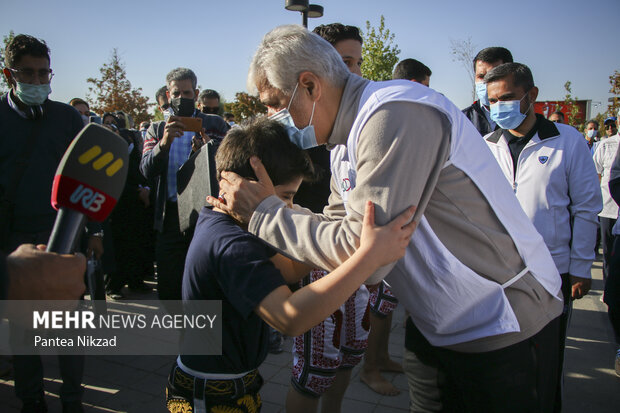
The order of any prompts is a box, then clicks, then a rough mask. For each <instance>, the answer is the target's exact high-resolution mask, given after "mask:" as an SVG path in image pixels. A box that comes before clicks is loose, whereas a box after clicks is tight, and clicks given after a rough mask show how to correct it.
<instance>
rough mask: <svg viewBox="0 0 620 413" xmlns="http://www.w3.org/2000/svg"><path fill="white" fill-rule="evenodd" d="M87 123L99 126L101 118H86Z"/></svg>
mask: <svg viewBox="0 0 620 413" xmlns="http://www.w3.org/2000/svg"><path fill="white" fill-rule="evenodd" d="M88 122H89V123H98V124H99V125H101V116H90V117H89V118H88Z"/></svg>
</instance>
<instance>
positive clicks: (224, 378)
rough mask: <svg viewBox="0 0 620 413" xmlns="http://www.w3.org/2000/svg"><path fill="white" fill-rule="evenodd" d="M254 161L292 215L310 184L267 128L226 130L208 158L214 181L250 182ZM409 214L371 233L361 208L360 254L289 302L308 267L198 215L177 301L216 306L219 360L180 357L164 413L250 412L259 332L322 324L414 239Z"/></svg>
mask: <svg viewBox="0 0 620 413" xmlns="http://www.w3.org/2000/svg"><path fill="white" fill-rule="evenodd" d="M257 158H258V159H260V161H259V160H258V159H257ZM261 161H262V163H263V164H264V166H265V169H266V170H267V173H268V175H269V178H271V180H272V181H273V184H274V186H275V191H276V194H277V196H278V197H280V198H281V199H282V200H283V201H284V202H286V203H287V206H288V207H293V197H294V195H295V193H296V192H297V189H298V188H299V185H300V184H301V182H302V180H304V179H309V178H311V177H312V175H313V169H312V163H311V161H310V159H309V158H308V156H307V155H306V153H305V152H304V151H302V150H301V149H299V148H298V147H297V146H295V145H294V144H293V143H291V141H290V140H289V138H288V135H287V132H286V130H285V129H284V127H283V126H282V125H280V124H279V123H278V122H276V121H273V120H268V119H266V118H261V119H257V120H254V121H251V122H250V123H248V124H246V125H243V126H241V127H238V128H234V129H231V131H230V132H229V133H228V135H227V136H226V138H225V139H224V141H223V142H222V144H221V146H220V147H219V149H218V152H217V154H216V167H217V173H218V179H219V178H220V177H219V175H220V173H221V172H222V171H232V172H236V173H237V174H239V175H240V176H243V177H248V178H253V179H256V178H257V177H256V176H255V174H254V168H253V165H256V163H257V162H261ZM261 179H262V177H261ZM413 210H414V209H413V208H409V209H408V210H406V211H405V212H403V214H401V215H400V216H399V217H397V218H396V219H394V221H392V222H390V223H389V224H387V225H386V226H384V227H377V226H375V225H374V207H373V205H372V203H368V205H367V206H366V213H365V216H364V227H363V231H362V236H361V239H360V246H359V249H358V250H357V251H356V252H355V253H354V254H353V256H351V258H349V259H348V260H347V261H346V262H345V263H343V264H342V265H341V266H340V267H339V268H337V269H336V270H334V271H333V272H332V273H330V274H328V275H327V276H325V277H324V278H322V279H320V280H318V281H316V282H314V283H312V284H310V285H308V286H306V287H304V288H301V289H299V290H297V291H296V292H295V293H292V292H291V290H290V289H289V288H288V287H287V284H293V283H296V282H297V281H299V280H300V279H301V278H302V277H303V276H304V275H306V274H308V272H309V271H310V269H311V268H310V267H308V266H306V265H304V264H301V263H298V262H294V261H292V260H290V259H288V258H285V257H283V256H281V255H279V254H276V253H275V251H274V250H273V249H271V247H269V246H268V245H267V244H265V243H264V242H263V241H261V240H260V239H259V238H257V237H255V236H254V235H252V234H250V233H249V232H247V231H246V228H244V227H243V226H242V225H241V224H239V223H238V222H237V221H236V220H235V219H234V218H233V217H232V216H229V215H227V214H226V213H225V212H224V211H222V210H219V209H217V208H213V209H210V208H208V207H205V208H203V209H202V211H201V212H200V215H199V218H198V222H197V224H196V230H195V233H194V238H193V239H192V242H191V245H190V247H189V251H188V253H187V258H186V262H185V273H184V275H183V299H184V300H221V301H222V355H219V356H206V355H199V356H196V355H180V356H179V357H178V358H177V362H176V363H175V365H174V366H173V369H172V371H171V373H170V377H169V380H168V388H167V392H166V393H167V397H166V399H167V407H168V409H169V410H170V411H171V412H185V411H188V412H189V411H192V412H211V411H227V412H255V411H259V410H260V406H261V400H260V395H259V394H258V391H259V389H260V387H261V386H262V383H263V380H262V377H261V376H260V374H259V373H258V370H257V368H258V367H259V366H260V364H261V363H262V362H263V361H264V360H265V358H266V356H267V350H268V338H269V329H268V326H267V324H266V323H268V324H270V325H271V326H273V327H274V328H276V329H278V330H280V331H281V332H283V333H284V334H286V335H289V336H296V335H299V334H301V333H303V332H305V331H307V330H308V329H310V328H312V327H313V326H314V325H316V324H318V323H320V322H321V321H323V320H324V319H325V318H326V317H327V316H329V315H330V314H331V313H333V312H334V311H335V310H336V309H337V308H338V307H339V306H340V305H341V304H342V303H344V302H345V301H346V300H347V298H349V297H350V296H351V294H353V292H354V291H356V290H357V288H358V287H359V286H360V285H361V284H362V283H363V282H364V281H365V280H366V279H367V278H368V277H369V276H370V275H372V274H373V273H374V272H375V271H376V270H377V269H378V268H379V267H380V266H382V265H386V264H388V263H390V262H392V261H394V260H396V259H399V258H400V257H402V256H403V255H404V252H405V247H406V246H407V244H408V243H409V239H410V237H411V235H412V233H413V230H414V229H415V224H414V223H413V222H411V223H408V222H409V221H410V220H411V218H412V216H413ZM185 339H191V336H188V335H186V336H185Z"/></svg>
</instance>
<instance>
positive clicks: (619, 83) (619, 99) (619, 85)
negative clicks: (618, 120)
mask: <svg viewBox="0 0 620 413" xmlns="http://www.w3.org/2000/svg"><path fill="white" fill-rule="evenodd" d="M609 84H610V85H611V87H610V88H609V93H611V94H612V95H613V97H612V98H611V99H612V101H611V102H609V105H608V106H607V114H608V115H609V116H617V115H618V109H620V72H618V71H617V70H614V73H613V74H612V75H611V76H609Z"/></svg>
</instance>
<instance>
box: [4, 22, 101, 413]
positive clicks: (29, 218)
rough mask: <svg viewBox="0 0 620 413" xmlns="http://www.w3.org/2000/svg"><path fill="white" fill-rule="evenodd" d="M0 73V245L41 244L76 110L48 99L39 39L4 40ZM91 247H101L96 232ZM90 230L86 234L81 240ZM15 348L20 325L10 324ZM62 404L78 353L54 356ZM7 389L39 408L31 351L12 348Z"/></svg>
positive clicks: (76, 373) (67, 405) (39, 369)
mask: <svg viewBox="0 0 620 413" xmlns="http://www.w3.org/2000/svg"><path fill="white" fill-rule="evenodd" d="M3 74H4V76H5V78H6V80H7V82H8V84H9V85H10V87H11V89H10V91H9V92H8V93H7V94H6V95H4V96H2V98H1V99H0V251H2V252H4V253H8V252H11V251H13V250H15V249H16V248H17V247H18V246H19V245H20V244H24V243H28V244H35V245H36V244H45V243H47V240H48V238H49V235H50V232H51V230H52V227H53V225H54V220H55V218H56V211H55V210H54V208H52V206H51V203H50V199H51V192H52V182H53V180H54V175H55V173H56V168H57V166H58V163H59V162H60V159H61V157H62V156H63V154H64V153H65V151H66V149H67V148H68V147H69V144H70V143H71V141H72V140H73V138H74V137H75V136H76V135H77V134H78V133H79V132H80V130H81V129H82V127H83V126H84V122H83V121H82V118H81V117H80V114H79V113H78V111H77V110H75V109H74V108H72V107H71V106H69V105H66V104H64V103H60V102H55V101H52V100H50V99H48V96H49V94H50V92H51V86H50V82H51V80H52V76H53V72H52V69H50V51H49V48H48V47H47V45H46V44H45V43H44V42H43V41H41V40H39V39H36V38H34V37H32V36H28V35H23V34H20V35H18V36H15V38H14V39H13V40H12V41H11V42H10V43H9V44H8V45H7V47H6V50H5V68H4V69H3ZM97 241H98V242H99V243H98V247H97V248H96V250H97V251H95V253H96V254H97V255H99V254H100V253H101V252H102V249H99V248H101V239H100V238H97ZM92 242H95V241H94V237H91V240H89V246H90V247H91V249H92V247H93V245H94V244H92ZM10 333H11V346H12V347H13V348H19V346H20V344H19V341H20V340H19V339H20V337H21V335H22V334H23V333H24V331H23V328H20V327H18V326H17V325H15V324H11V325H10ZM59 366H60V372H61V377H62V380H63V385H62V386H61V388H60V399H61V401H62V404H63V410H62V411H63V412H81V411H83V410H82V404H81V398H82V388H81V384H80V383H81V380H82V376H83V372H84V356H63V357H60V358H59ZM13 369H14V374H15V393H16V395H17V397H18V398H19V399H21V401H22V402H23V408H22V412H45V411H47V407H46V403H45V400H44V393H43V366H42V364H41V359H40V357H39V356H35V355H30V356H24V355H21V356H14V357H13Z"/></svg>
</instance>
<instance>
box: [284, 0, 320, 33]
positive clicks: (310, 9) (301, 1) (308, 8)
mask: <svg viewBox="0 0 620 413" xmlns="http://www.w3.org/2000/svg"><path fill="white" fill-rule="evenodd" d="M308 3H309V2H308V0H285V1H284V8H285V9H286V10H290V11H298V12H300V13H301V24H303V25H304V27H305V28H308V17H310V18H316V17H323V6H319V5H318V4H308Z"/></svg>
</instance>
